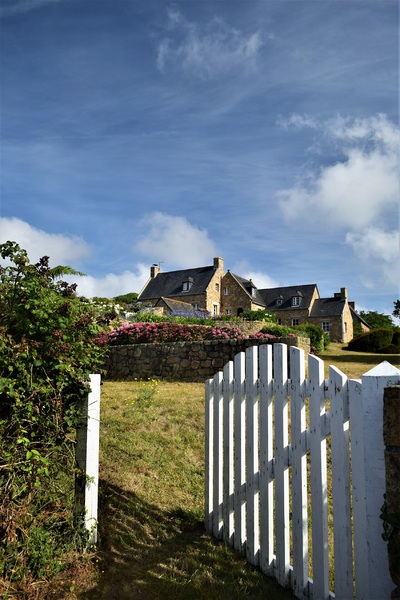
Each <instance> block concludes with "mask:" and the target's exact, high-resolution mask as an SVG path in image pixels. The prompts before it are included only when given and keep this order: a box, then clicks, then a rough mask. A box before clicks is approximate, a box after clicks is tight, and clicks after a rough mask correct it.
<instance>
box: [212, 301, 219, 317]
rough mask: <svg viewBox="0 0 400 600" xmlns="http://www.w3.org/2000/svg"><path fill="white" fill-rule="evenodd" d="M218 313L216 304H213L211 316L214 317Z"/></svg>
mask: <svg viewBox="0 0 400 600" xmlns="http://www.w3.org/2000/svg"><path fill="white" fill-rule="evenodd" d="M217 315H218V304H213V316H214V317H216V316H217Z"/></svg>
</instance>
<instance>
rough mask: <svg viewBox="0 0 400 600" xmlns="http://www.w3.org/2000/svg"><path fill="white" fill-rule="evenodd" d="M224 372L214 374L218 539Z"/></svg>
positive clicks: (215, 520) (216, 532)
mask: <svg viewBox="0 0 400 600" xmlns="http://www.w3.org/2000/svg"><path fill="white" fill-rule="evenodd" d="M222 410H223V396H222V372H221V371H219V372H218V373H216V374H215V375H214V423H213V452H214V460H213V533H214V536H215V537H216V538H217V539H221V538H222V469H223V451H222V450H223V438H222Z"/></svg>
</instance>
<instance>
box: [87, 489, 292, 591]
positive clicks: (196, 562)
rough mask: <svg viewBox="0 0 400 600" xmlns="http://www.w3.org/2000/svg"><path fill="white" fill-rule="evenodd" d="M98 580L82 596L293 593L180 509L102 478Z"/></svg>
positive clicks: (195, 518)
mask: <svg viewBox="0 0 400 600" xmlns="http://www.w3.org/2000/svg"><path fill="white" fill-rule="evenodd" d="M100 490H101V492H100V498H99V523H100V531H99V538H100V548H99V552H98V557H99V565H100V569H101V574H100V579H99V581H98V583H97V584H96V586H95V587H94V588H92V589H91V590H90V591H86V592H84V593H82V594H79V598H81V599H82V600H95V599H96V600H99V599H107V600H114V599H118V600H128V599H129V600H132V599H135V598H140V599H142V600H157V599H161V598H162V599H163V600H168V599H171V600H180V599H181V600H202V599H207V600H208V599H209V598H213V599H214V598H215V599H216V600H236V599H237V600H239V599H242V598H259V599H260V600H261V598H263V599H264V598H269V599H270V600H278V599H279V600H290V599H293V598H294V596H293V595H292V594H291V593H290V592H289V591H287V590H284V589H282V588H280V587H279V586H278V585H277V584H276V583H275V581H274V580H272V579H271V578H268V577H266V576H264V575H263V574H262V573H260V572H259V571H258V570H257V569H254V568H252V567H251V566H249V565H248V564H247V563H246V562H245V560H244V559H242V558H238V557H236V556H235V555H234V554H233V552H232V551H231V550H229V549H227V548H225V547H224V546H223V545H222V544H219V543H218V542H215V541H214V540H213V539H212V538H211V537H210V536H208V535H207V534H206V532H205V529H204V526H203V524H202V522H201V521H199V520H198V516H196V515H195V514H193V513H192V512H190V511H185V509H184V508H182V509H178V510H175V511H172V512H171V511H163V510H161V509H160V508H159V507H156V506H154V505H150V504H148V503H145V502H143V501H142V500H141V499H140V498H139V497H138V496H137V495H136V494H134V493H132V492H129V491H125V490H123V489H121V488H119V487H116V486H114V485H112V484H109V483H106V482H104V481H102V482H101V485H100Z"/></svg>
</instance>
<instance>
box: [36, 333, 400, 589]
mask: <svg viewBox="0 0 400 600" xmlns="http://www.w3.org/2000/svg"><path fill="white" fill-rule="evenodd" d="M321 358H322V359H323V360H324V361H325V363H326V368H327V369H328V367H329V364H333V365H335V366H337V367H338V368H339V369H341V370H342V371H343V372H344V373H345V374H346V375H348V376H349V377H352V378H360V377H361V375H362V374H363V373H364V372H366V371H368V370H369V369H371V368H372V367H373V366H374V365H376V364H379V363H380V362H382V361H383V360H387V361H388V362H390V363H391V364H393V365H395V366H399V357H398V356H393V355H390V356H388V355H373V354H364V353H355V352H348V351H346V350H344V349H343V346H342V345H341V344H331V346H330V347H329V349H328V350H327V351H325V352H324V353H323V355H321ZM203 421H204V385H203V384H199V383H193V384H190V383H171V382H159V383H158V384H155V383H153V384H152V383H147V384H143V383H140V382H104V384H103V386H102V397H101V434H100V435H101V446H100V497H99V547H98V549H97V552H95V553H92V554H88V555H87V556H86V558H85V560H84V561H81V562H80V563H79V564H78V565H77V566H76V567H75V568H73V569H71V571H70V572H67V573H64V574H63V575H62V576H61V577H59V578H58V580H57V581H56V582H54V586H53V591H52V592H49V593H48V594H47V595H46V598H54V599H62V598H63V599H65V600H67V599H71V600H72V599H75V598H80V599H88V600H95V599H96V600H97V599H104V600H105V599H107V600H113V599H118V600H125V599H126V600H128V599H129V600H132V599H135V598H140V599H143V600H157V599H161V598H162V599H165V600H168V599H171V600H179V599H182V600H202V599H203V598H204V599H209V598H212V599H214V598H215V599H216V600H235V599H238V600H239V599H242V598H254V599H258V598H259V599H260V600H261V598H263V599H265V598H269V599H271V600H277V599H282V600H284V599H288V600H289V599H290V598H293V596H292V594H291V593H290V592H288V591H286V590H282V589H281V588H279V587H278V586H277V585H276V584H275V582H274V581H273V580H271V579H269V578H267V577H265V576H264V575H262V574H261V573H260V572H259V571H257V570H256V569H253V568H251V567H250V566H248V565H247V564H246V562H245V561H244V560H243V559H241V558H238V557H236V556H235V555H234V554H233V552H232V551H231V550H230V549H227V548H225V547H224V546H223V545H222V544H219V543H217V542H215V541H213V540H212V539H211V538H210V537H209V536H208V535H206V533H205V530H204V526H203V486H204V482H203V471H204V427H203Z"/></svg>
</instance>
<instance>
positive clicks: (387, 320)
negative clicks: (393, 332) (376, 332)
mask: <svg viewBox="0 0 400 600" xmlns="http://www.w3.org/2000/svg"><path fill="white" fill-rule="evenodd" d="M358 314H359V315H360V317H361V318H362V319H364V321H365V322H366V323H367V324H368V325H369V326H370V327H371V329H392V328H393V327H394V323H393V320H392V317H391V316H390V315H384V314H383V313H378V312H375V311H373V310H370V311H363V310H361V311H360V312H359V313H358Z"/></svg>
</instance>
